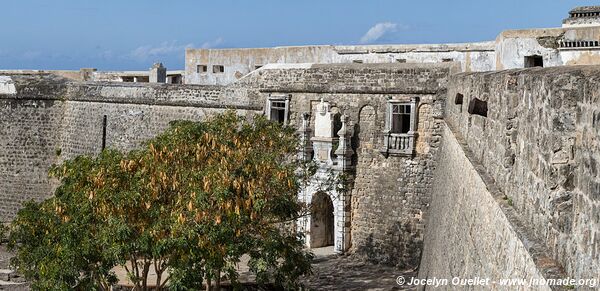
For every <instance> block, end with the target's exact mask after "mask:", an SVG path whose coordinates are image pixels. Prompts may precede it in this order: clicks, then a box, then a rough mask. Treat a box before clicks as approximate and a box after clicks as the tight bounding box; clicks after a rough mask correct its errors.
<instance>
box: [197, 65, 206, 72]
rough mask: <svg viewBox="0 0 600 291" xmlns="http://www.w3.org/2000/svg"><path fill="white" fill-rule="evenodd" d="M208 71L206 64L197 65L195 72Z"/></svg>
mask: <svg viewBox="0 0 600 291" xmlns="http://www.w3.org/2000/svg"><path fill="white" fill-rule="evenodd" d="M207 71H208V66H206V65H197V66H196V73H206V72H207Z"/></svg>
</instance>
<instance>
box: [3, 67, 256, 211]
mask: <svg viewBox="0 0 600 291" xmlns="http://www.w3.org/2000/svg"><path fill="white" fill-rule="evenodd" d="M4 79H5V80H3V83H5V84H9V83H10V85H11V86H14V88H15V89H14V90H11V91H10V94H8V93H9V91H8V90H4V91H0V125H1V126H0V135H1V137H2V138H0V201H2V203H1V204H0V221H7V220H10V219H12V218H13V217H14V216H15V214H16V212H17V211H18V209H19V208H20V207H21V205H22V203H23V202H24V201H26V200H29V199H34V200H41V199H44V198H45V197H48V196H50V195H52V192H53V188H54V186H55V185H54V184H55V182H53V181H51V180H49V179H48V175H47V172H48V169H49V167H50V166H51V165H52V164H54V163H58V162H60V161H62V160H64V159H68V158H72V157H74V156H77V155H82V154H97V153H99V152H100V150H101V149H102V143H103V141H102V139H103V131H104V128H103V123H104V122H103V119H104V116H106V121H107V123H106V140H105V142H104V143H105V146H106V147H107V148H116V149H119V150H130V149H133V148H135V147H138V146H140V144H141V143H142V142H143V141H145V140H148V139H149V138H151V137H153V136H155V135H156V134H158V133H160V132H161V131H162V130H164V129H165V128H166V127H167V126H168V123H169V122H170V121H172V120H180V119H188V120H201V119H203V118H205V117H206V116H207V115H210V114H214V113H216V112H222V111H223V110H225V109H226V108H232V109H236V110H238V113H239V114H252V113H260V112H261V111H262V105H263V102H258V101H257V102H253V101H251V100H249V99H247V98H243V96H245V95H244V94H243V92H242V94H237V93H236V92H237V91H231V90H229V91H228V90H226V89H224V88H221V87H216V86H177V85H165V84H114V83H79V82H70V81H68V80H65V79H61V78H59V77H56V76H53V75H44V74H36V75H18V76H17V75H14V76H9V77H8V79H7V77H4ZM11 88H12V87H11ZM257 104H260V105H257Z"/></svg>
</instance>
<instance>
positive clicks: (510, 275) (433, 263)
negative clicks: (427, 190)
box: [419, 125, 566, 290]
mask: <svg viewBox="0 0 600 291" xmlns="http://www.w3.org/2000/svg"><path fill="white" fill-rule="evenodd" d="M442 139H443V142H442V146H441V149H440V150H439V153H438V156H437V157H438V161H437V162H438V163H437V165H438V166H437V168H436V170H435V173H434V179H433V189H432V193H434V194H433V197H432V203H431V206H430V209H429V211H430V213H431V215H430V216H429V219H428V221H427V226H426V234H425V247H424V253H423V257H422V260H421V268H420V269H419V278H423V279H425V278H428V279H433V278H436V279H439V280H444V279H445V280H448V281H449V282H450V283H448V284H447V285H444V286H441V287H440V288H439V289H440V290H454V289H456V288H458V286H452V284H451V280H452V279H453V278H455V277H458V278H461V279H469V278H476V277H477V278H482V279H489V282H487V283H485V285H482V286H465V287H464V288H465V289H472V290H490V289H494V290H517V289H519V290H525V289H528V288H529V289H534V290H552V289H551V288H550V286H547V285H539V286H527V285H523V286H518V285H517V286H507V285H501V280H502V279H514V278H517V279H523V280H526V282H535V281H534V280H538V281H540V280H541V279H557V278H565V277H566V276H565V274H564V273H562V272H561V271H560V268H559V267H558V266H557V265H556V263H554V262H553V260H552V259H551V258H549V257H548V255H547V252H545V250H546V249H545V246H543V245H542V244H539V243H536V242H535V240H532V236H531V234H529V233H528V232H527V231H528V228H527V227H524V226H522V225H519V224H518V222H516V221H515V219H516V217H517V215H516V213H514V210H512V207H511V206H510V205H509V204H510V203H509V202H508V201H507V200H505V199H503V195H502V193H500V192H499V191H497V189H496V188H495V185H494V182H493V180H491V179H489V177H488V176H486V175H487V173H486V172H485V169H484V168H483V167H481V165H479V164H477V163H473V156H472V154H471V153H470V152H465V151H464V150H463V146H465V145H464V144H462V143H463V141H462V139H461V137H458V138H457V137H456V136H455V135H454V133H453V132H452V131H451V130H450V128H448V126H447V125H443V130H442ZM425 289H429V288H425ZM558 289H559V290H562V289H561V288H558Z"/></svg>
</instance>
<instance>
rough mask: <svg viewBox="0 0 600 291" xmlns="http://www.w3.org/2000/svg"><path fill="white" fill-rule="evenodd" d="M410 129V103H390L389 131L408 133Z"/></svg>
mask: <svg viewBox="0 0 600 291" xmlns="http://www.w3.org/2000/svg"><path fill="white" fill-rule="evenodd" d="M409 130H410V105H399V104H398V105H392V128H391V133H408V131H409Z"/></svg>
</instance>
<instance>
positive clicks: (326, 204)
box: [310, 192, 334, 248]
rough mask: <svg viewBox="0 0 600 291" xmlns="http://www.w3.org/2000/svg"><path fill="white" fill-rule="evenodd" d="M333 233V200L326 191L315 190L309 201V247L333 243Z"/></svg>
mask: <svg viewBox="0 0 600 291" xmlns="http://www.w3.org/2000/svg"><path fill="white" fill-rule="evenodd" d="M333 233H334V220H333V202H332V201H331V198H329V195H327V194H326V193H323V192H317V193H316V194H315V195H313V197H312V201H311V215H310V247H311V248H319V247H325V246H331V245H333V236H334V234H333Z"/></svg>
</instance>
